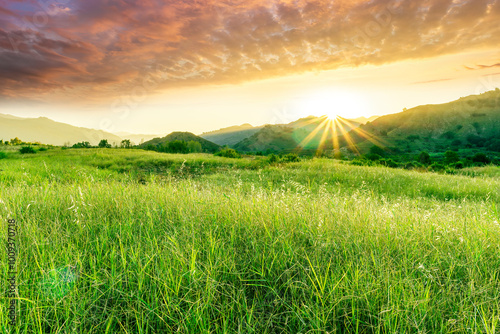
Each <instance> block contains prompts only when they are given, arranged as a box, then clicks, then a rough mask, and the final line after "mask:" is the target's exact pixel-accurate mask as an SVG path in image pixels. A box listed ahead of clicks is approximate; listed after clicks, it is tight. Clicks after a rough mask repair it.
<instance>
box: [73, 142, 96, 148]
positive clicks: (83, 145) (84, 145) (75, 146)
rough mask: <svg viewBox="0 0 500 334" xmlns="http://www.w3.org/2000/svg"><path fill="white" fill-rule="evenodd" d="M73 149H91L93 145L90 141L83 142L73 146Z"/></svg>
mask: <svg viewBox="0 0 500 334" xmlns="http://www.w3.org/2000/svg"><path fill="white" fill-rule="evenodd" d="M72 147H73V148H91V147H92V145H90V143H89V142H88V141H82V142H79V143H76V144H74V145H73V146H72Z"/></svg>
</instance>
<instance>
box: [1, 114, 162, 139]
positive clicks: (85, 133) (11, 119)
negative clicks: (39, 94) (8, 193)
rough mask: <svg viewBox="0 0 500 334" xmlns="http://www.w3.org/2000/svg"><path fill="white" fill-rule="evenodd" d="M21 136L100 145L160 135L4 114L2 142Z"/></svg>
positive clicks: (23, 137) (2, 119) (2, 117)
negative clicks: (102, 141) (112, 130)
mask: <svg viewBox="0 0 500 334" xmlns="http://www.w3.org/2000/svg"><path fill="white" fill-rule="evenodd" d="M15 137H18V138H20V139H21V140H23V141H26V142H41V143H43V144H49V145H59V146H62V145H64V144H67V143H69V144H70V145H73V144H75V143H78V142H82V141H88V142H89V143H90V144H91V145H97V144H98V143H99V141H101V139H107V140H108V142H109V143H111V144H117V145H119V144H120V142H121V141H122V140H123V139H130V140H131V141H132V142H135V143H136V144H139V143H140V142H141V140H142V141H146V140H150V139H152V138H155V137H157V135H134V134H127V133H121V135H120V134H113V133H109V132H106V131H102V130H95V129H89V128H83V127H77V126H73V125H69V124H66V123H61V122H56V121H53V120H51V119H48V118H46V117H38V118H22V117H16V116H12V115H6V114H0V139H2V140H10V139H12V138H15Z"/></svg>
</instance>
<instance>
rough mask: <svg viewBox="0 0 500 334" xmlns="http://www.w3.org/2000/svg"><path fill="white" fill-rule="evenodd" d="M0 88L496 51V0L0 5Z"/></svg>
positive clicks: (28, 90) (147, 82)
mask: <svg viewBox="0 0 500 334" xmlns="http://www.w3.org/2000/svg"><path fill="white" fill-rule="evenodd" d="M0 6H1V7H0V76H1V77H2V81H1V82H0V94H1V95H3V96H9V97H27V98H33V97H35V98H36V97H40V98H47V97H48V96H51V94H53V95H54V96H66V98H69V99H72V98H75V97H79V96H82V94H83V95H84V96H86V99H95V100H96V101H98V100H104V99H106V98H113V97H115V96H118V95H120V94H123V92H125V91H129V90H133V89H136V88H137V87H139V88H141V89H143V90H147V91H148V93H152V92H153V91H156V90H161V89H167V88H168V87H178V86H180V85H204V84H214V83H236V82H242V81H249V80H258V79H265V78H269V77H276V76H286V75H290V74H296V73H303V72H308V71H321V70H328V69H335V68H338V67H346V66H347V67H355V66H360V65H364V64H375V65H378V64H384V63H390V62H395V61H399V60H405V59H412V58H413V59H415V58H428V57H434V56H438V55H443V54H450V53H457V52H462V51H464V50H469V49H477V48H497V45H498V42H499V39H500V25H498V22H499V21H500V0H462V1H453V0H425V1H411V0H372V1H361V0H360V1H347V0H344V1H324V0H315V1H314V0H313V1H285V0H282V1H269V0H267V1H263V0H251V1H242V0H228V1H215V0H192V1H187V0H184V1H183V0H169V1H156V0H144V1H140V2H139V1H137V2H136V1H131V0H85V1H84V0H73V1H69V0H67V1H64V5H61V4H57V5H56V4H55V3H53V4H51V3H50V1H49V2H47V3H45V2H44V1H41V2H37V1H31V2H29V3H28V4H26V3H20V2H18V1H0Z"/></svg>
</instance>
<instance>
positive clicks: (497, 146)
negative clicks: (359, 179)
mask: <svg viewBox="0 0 500 334" xmlns="http://www.w3.org/2000/svg"><path fill="white" fill-rule="evenodd" d="M362 129H363V130H364V131H366V132H367V133H369V134H371V135H373V136H375V137H377V138H379V139H381V140H382V141H384V142H385V143H386V145H387V146H393V147H397V148H399V149H402V150H404V151H407V152H417V151H420V150H429V151H443V150H448V149H450V148H473V147H481V148H485V149H488V150H492V151H495V150H500V90H498V89H497V90H495V91H490V92H487V93H484V94H481V95H473V96H468V97H463V98H460V99H459V100H456V101H453V102H449V103H445V104H439V105H423V106H418V107H415V108H412V109H409V110H405V111H403V112H400V113H397V114H391V115H386V116H382V117H379V118H377V119H376V120H374V121H373V122H371V123H369V124H367V125H365V126H362ZM350 136H351V137H352V138H353V139H354V141H355V142H356V143H357V144H358V145H359V146H360V147H361V148H362V149H363V148H366V147H367V146H369V145H373V144H371V143H370V142H369V141H366V140H365V138H363V137H362V136H360V135H358V134H357V133H356V131H351V132H350ZM341 142H342V143H343V144H345V140H341Z"/></svg>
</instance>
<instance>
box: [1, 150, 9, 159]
mask: <svg viewBox="0 0 500 334" xmlns="http://www.w3.org/2000/svg"><path fill="white" fill-rule="evenodd" d="M5 158H7V153H5V152H2V151H0V159H5Z"/></svg>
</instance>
